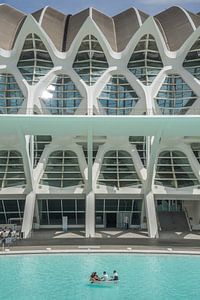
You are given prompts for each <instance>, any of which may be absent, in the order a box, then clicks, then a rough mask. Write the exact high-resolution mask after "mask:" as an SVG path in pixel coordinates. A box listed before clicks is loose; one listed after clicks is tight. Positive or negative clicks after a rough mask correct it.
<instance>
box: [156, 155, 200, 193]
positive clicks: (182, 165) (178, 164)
mask: <svg viewBox="0 0 200 300" xmlns="http://www.w3.org/2000/svg"><path fill="white" fill-rule="evenodd" d="M155 184H158V185H163V186H168V187H172V188H182V187H187V186H194V185H198V184H199V181H198V180H197V178H196V176H195V174H194V172H193V170H192V168H191V166H190V163H189V161H188V158H187V157H186V155H185V154H184V153H182V152H180V151H163V152H162V153H160V155H159V157H158V161H157V167H156V175H155Z"/></svg>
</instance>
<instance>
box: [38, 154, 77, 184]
mask: <svg viewBox="0 0 200 300" xmlns="http://www.w3.org/2000/svg"><path fill="white" fill-rule="evenodd" d="M40 184H42V185H48V186H54V187H58V188H67V187H70V186H78V185H79V186H80V185H83V178H82V174H81V171H80V167H79V162H78V157H77V155H76V153H75V152H73V151H70V150H66V151H54V152H52V153H51V154H50V156H49V158H48V161H47V165H46V168H45V171H44V173H43V176H42V179H41V180H40Z"/></svg>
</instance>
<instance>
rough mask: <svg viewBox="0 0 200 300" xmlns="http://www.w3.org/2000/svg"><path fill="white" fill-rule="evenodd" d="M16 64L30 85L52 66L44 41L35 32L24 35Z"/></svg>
mask: <svg viewBox="0 0 200 300" xmlns="http://www.w3.org/2000/svg"><path fill="white" fill-rule="evenodd" d="M17 66H18V69H19V71H20V72H21V73H22V76H23V77H24V78H25V79H26V80H27V82H28V83H29V84H31V85H32V84H35V83H37V82H38V81H39V80H40V79H41V77H43V76H44V75H46V74H47V73H48V72H49V70H51V69H52V68H53V67H54V65H53V62H52V60H51V57H50V55H49V53H48V51H47V49H46V47H45V45H44V43H43V42H42V40H41V39H40V38H39V36H37V35H36V34H34V33H30V34H29V35H28V36H27V37H26V39H25V42H24V46H23V49H22V52H21V55H20V58H19V61H18V64H17Z"/></svg>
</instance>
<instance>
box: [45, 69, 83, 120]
mask: <svg viewBox="0 0 200 300" xmlns="http://www.w3.org/2000/svg"><path fill="white" fill-rule="evenodd" d="M41 99H42V103H43V105H44V106H45V107H46V108H47V110H48V111H49V113H50V114H52V115H71V114H72V115H73V114H75V112H76V110H77V108H78V107H79V105H80V103H81V100H82V97H81V95H80V93H79V91H78V90H77V88H76V86H75V84H74V83H73V82H72V80H71V78H70V77H69V76H67V75H64V74H62V75H57V76H56V78H55V79H54V80H53V82H52V83H51V84H50V85H49V86H48V87H47V89H46V90H45V91H44V92H43V93H42V95H41Z"/></svg>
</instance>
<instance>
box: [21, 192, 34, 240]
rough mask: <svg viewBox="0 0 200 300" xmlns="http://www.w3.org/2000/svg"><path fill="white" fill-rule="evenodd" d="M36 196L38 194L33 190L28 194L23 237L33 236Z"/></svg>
mask: <svg viewBox="0 0 200 300" xmlns="http://www.w3.org/2000/svg"><path fill="white" fill-rule="evenodd" d="M35 198H36V195H35V193H34V192H33V191H32V192H30V193H29V194H28V195H27V196H26V203H25V208H24V218H23V223H22V232H23V237H24V238H25V239H26V238H29V237H30V236H31V230H32V226H33V216H34V209H35Z"/></svg>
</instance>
